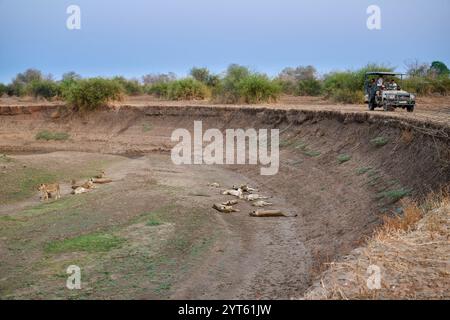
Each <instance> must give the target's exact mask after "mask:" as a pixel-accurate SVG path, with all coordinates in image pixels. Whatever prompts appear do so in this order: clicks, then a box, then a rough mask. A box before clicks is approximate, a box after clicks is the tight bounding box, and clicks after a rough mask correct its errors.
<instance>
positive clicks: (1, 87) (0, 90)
mask: <svg viewBox="0 0 450 320" xmlns="http://www.w3.org/2000/svg"><path fill="white" fill-rule="evenodd" d="M7 92H8V87H7V86H5V85H4V84H3V83H0V97H1V96H2V95H4V94H5V93H7Z"/></svg>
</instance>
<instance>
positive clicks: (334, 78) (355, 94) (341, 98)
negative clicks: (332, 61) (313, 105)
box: [323, 64, 393, 104]
mask: <svg viewBox="0 0 450 320" xmlns="http://www.w3.org/2000/svg"><path fill="white" fill-rule="evenodd" d="M392 70H393V69H392V68H389V67H386V66H382V65H376V64H368V65H367V66H365V67H363V68H361V69H359V70H357V71H344V72H332V73H330V74H328V75H326V76H325V79H324V82H323V92H324V94H325V97H326V98H329V99H332V100H333V101H335V102H342V103H351V104H353V103H355V104H356V103H364V91H363V90H364V79H365V74H366V72H370V71H385V72H391V71H392Z"/></svg>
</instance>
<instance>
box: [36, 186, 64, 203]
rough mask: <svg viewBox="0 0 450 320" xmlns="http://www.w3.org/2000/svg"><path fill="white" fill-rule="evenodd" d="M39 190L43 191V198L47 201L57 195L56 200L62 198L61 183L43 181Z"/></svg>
mask: <svg viewBox="0 0 450 320" xmlns="http://www.w3.org/2000/svg"><path fill="white" fill-rule="evenodd" d="M38 190H39V191H40V192H41V200H42V201H45V200H48V199H49V198H53V197H55V200H58V199H59V198H61V192H60V189H59V183H53V184H44V183H41V185H40V186H39V188H38Z"/></svg>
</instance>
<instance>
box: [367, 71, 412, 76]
mask: <svg viewBox="0 0 450 320" xmlns="http://www.w3.org/2000/svg"><path fill="white" fill-rule="evenodd" d="M403 75H404V73H398V72H383V71H374V72H366V76H403Z"/></svg>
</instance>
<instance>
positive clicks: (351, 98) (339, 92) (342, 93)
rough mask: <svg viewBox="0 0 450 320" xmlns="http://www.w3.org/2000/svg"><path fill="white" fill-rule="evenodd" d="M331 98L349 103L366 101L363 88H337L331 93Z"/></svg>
mask: <svg viewBox="0 0 450 320" xmlns="http://www.w3.org/2000/svg"><path fill="white" fill-rule="evenodd" d="M330 98H331V100H333V101H334V102H340V103H347V104H361V103H364V92H363V91H362V90H352V89H336V90H334V91H333V92H332V93H331V96H330Z"/></svg>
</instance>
